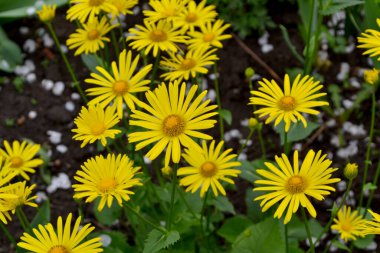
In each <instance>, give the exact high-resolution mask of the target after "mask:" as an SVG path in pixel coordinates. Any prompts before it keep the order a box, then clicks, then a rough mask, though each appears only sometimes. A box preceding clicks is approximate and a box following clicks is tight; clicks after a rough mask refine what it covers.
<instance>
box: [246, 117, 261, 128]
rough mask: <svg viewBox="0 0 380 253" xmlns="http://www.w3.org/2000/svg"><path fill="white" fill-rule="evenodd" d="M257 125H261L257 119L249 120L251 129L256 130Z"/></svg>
mask: <svg viewBox="0 0 380 253" xmlns="http://www.w3.org/2000/svg"><path fill="white" fill-rule="evenodd" d="M257 124H259V122H258V121H257V119H255V118H249V119H248V127H249V128H256V127H257Z"/></svg>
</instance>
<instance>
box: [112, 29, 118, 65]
mask: <svg viewBox="0 0 380 253" xmlns="http://www.w3.org/2000/svg"><path fill="white" fill-rule="evenodd" d="M111 39H112V44H113V47H114V48H115V53H116V59H118V58H119V54H120V48H119V43H118V42H117V39H116V34H115V31H114V30H111Z"/></svg>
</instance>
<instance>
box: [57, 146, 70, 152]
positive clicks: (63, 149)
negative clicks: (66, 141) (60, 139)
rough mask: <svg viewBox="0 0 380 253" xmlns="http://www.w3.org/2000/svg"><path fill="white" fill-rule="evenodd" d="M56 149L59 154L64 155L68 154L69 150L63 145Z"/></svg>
mask: <svg viewBox="0 0 380 253" xmlns="http://www.w3.org/2000/svg"><path fill="white" fill-rule="evenodd" d="M56 149H57V151H58V152H59V153H62V154H64V153H66V152H67V150H68V148H67V146H65V145H63V144H59V145H57V147H56Z"/></svg>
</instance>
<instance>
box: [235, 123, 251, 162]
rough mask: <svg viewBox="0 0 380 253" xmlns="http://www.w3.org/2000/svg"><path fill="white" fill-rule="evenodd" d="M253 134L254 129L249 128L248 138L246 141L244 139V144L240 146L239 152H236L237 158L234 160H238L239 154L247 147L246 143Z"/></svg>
mask: <svg viewBox="0 0 380 253" xmlns="http://www.w3.org/2000/svg"><path fill="white" fill-rule="evenodd" d="M254 132H255V128H253V127H252V128H250V129H249V134H248V137H247V139H245V141H244V143H243V144H242V145H241V146H240V148H239V151H238V152H237V156H236V159H238V158H239V155H240V154H241V152H242V151H243V150H244V149H245V147H246V146H247V143H248V141H249V140H250V139H251V138H252V135H253V133H254Z"/></svg>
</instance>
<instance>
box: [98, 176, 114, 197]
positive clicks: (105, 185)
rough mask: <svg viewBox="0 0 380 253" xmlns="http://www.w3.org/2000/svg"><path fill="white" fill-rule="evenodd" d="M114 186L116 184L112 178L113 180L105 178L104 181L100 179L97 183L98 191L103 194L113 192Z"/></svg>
mask: <svg viewBox="0 0 380 253" xmlns="http://www.w3.org/2000/svg"><path fill="white" fill-rule="evenodd" d="M116 185H117V182H116V180H115V178H114V177H113V178H105V179H102V180H101V181H100V182H99V183H98V189H99V190H100V191H101V192H103V193H107V192H110V191H112V190H114V189H115V187H116Z"/></svg>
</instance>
